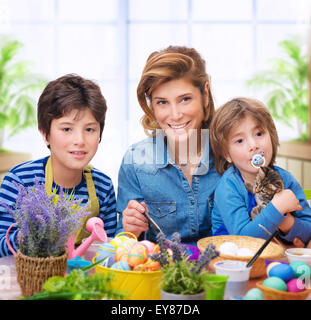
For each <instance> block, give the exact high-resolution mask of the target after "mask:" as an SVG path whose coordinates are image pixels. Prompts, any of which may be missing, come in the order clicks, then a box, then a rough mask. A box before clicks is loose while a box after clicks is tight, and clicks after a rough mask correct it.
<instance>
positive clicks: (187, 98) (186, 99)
mask: <svg viewBox="0 0 311 320" xmlns="http://www.w3.org/2000/svg"><path fill="white" fill-rule="evenodd" d="M189 100H191V97H183V98H182V101H185V102H187V101H189Z"/></svg>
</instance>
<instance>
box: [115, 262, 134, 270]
mask: <svg viewBox="0 0 311 320" xmlns="http://www.w3.org/2000/svg"><path fill="white" fill-rule="evenodd" d="M111 269H115V270H123V271H126V270H131V268H130V266H129V265H128V263H127V262H126V261H119V262H115V263H114V264H113V265H112V266H111Z"/></svg>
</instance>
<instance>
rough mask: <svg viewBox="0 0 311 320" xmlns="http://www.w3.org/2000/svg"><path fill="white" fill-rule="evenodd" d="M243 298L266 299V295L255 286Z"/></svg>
mask: <svg viewBox="0 0 311 320" xmlns="http://www.w3.org/2000/svg"><path fill="white" fill-rule="evenodd" d="M243 300H264V297H263V294H262V292H261V290H259V289H258V288H253V289H250V290H249V291H247V292H246V294H245V296H244V298H243Z"/></svg>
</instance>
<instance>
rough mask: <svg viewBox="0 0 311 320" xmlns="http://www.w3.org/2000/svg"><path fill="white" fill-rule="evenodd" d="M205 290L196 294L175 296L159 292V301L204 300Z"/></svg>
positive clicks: (162, 291) (174, 294)
mask: <svg viewBox="0 0 311 320" xmlns="http://www.w3.org/2000/svg"><path fill="white" fill-rule="evenodd" d="M205 296H206V293H205V290H203V291H202V292H200V293H196V294H176V293H170V292H166V291H164V290H161V300H205Z"/></svg>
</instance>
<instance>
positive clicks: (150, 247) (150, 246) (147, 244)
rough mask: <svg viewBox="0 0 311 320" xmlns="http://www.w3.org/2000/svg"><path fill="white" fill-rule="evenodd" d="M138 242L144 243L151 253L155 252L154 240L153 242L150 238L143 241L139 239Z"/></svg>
mask: <svg viewBox="0 0 311 320" xmlns="http://www.w3.org/2000/svg"><path fill="white" fill-rule="evenodd" d="M138 243H140V244H142V245H144V246H145V247H146V248H147V250H148V253H149V254H152V253H153V249H154V243H153V242H151V241H149V240H143V241H139V242H138Z"/></svg>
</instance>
